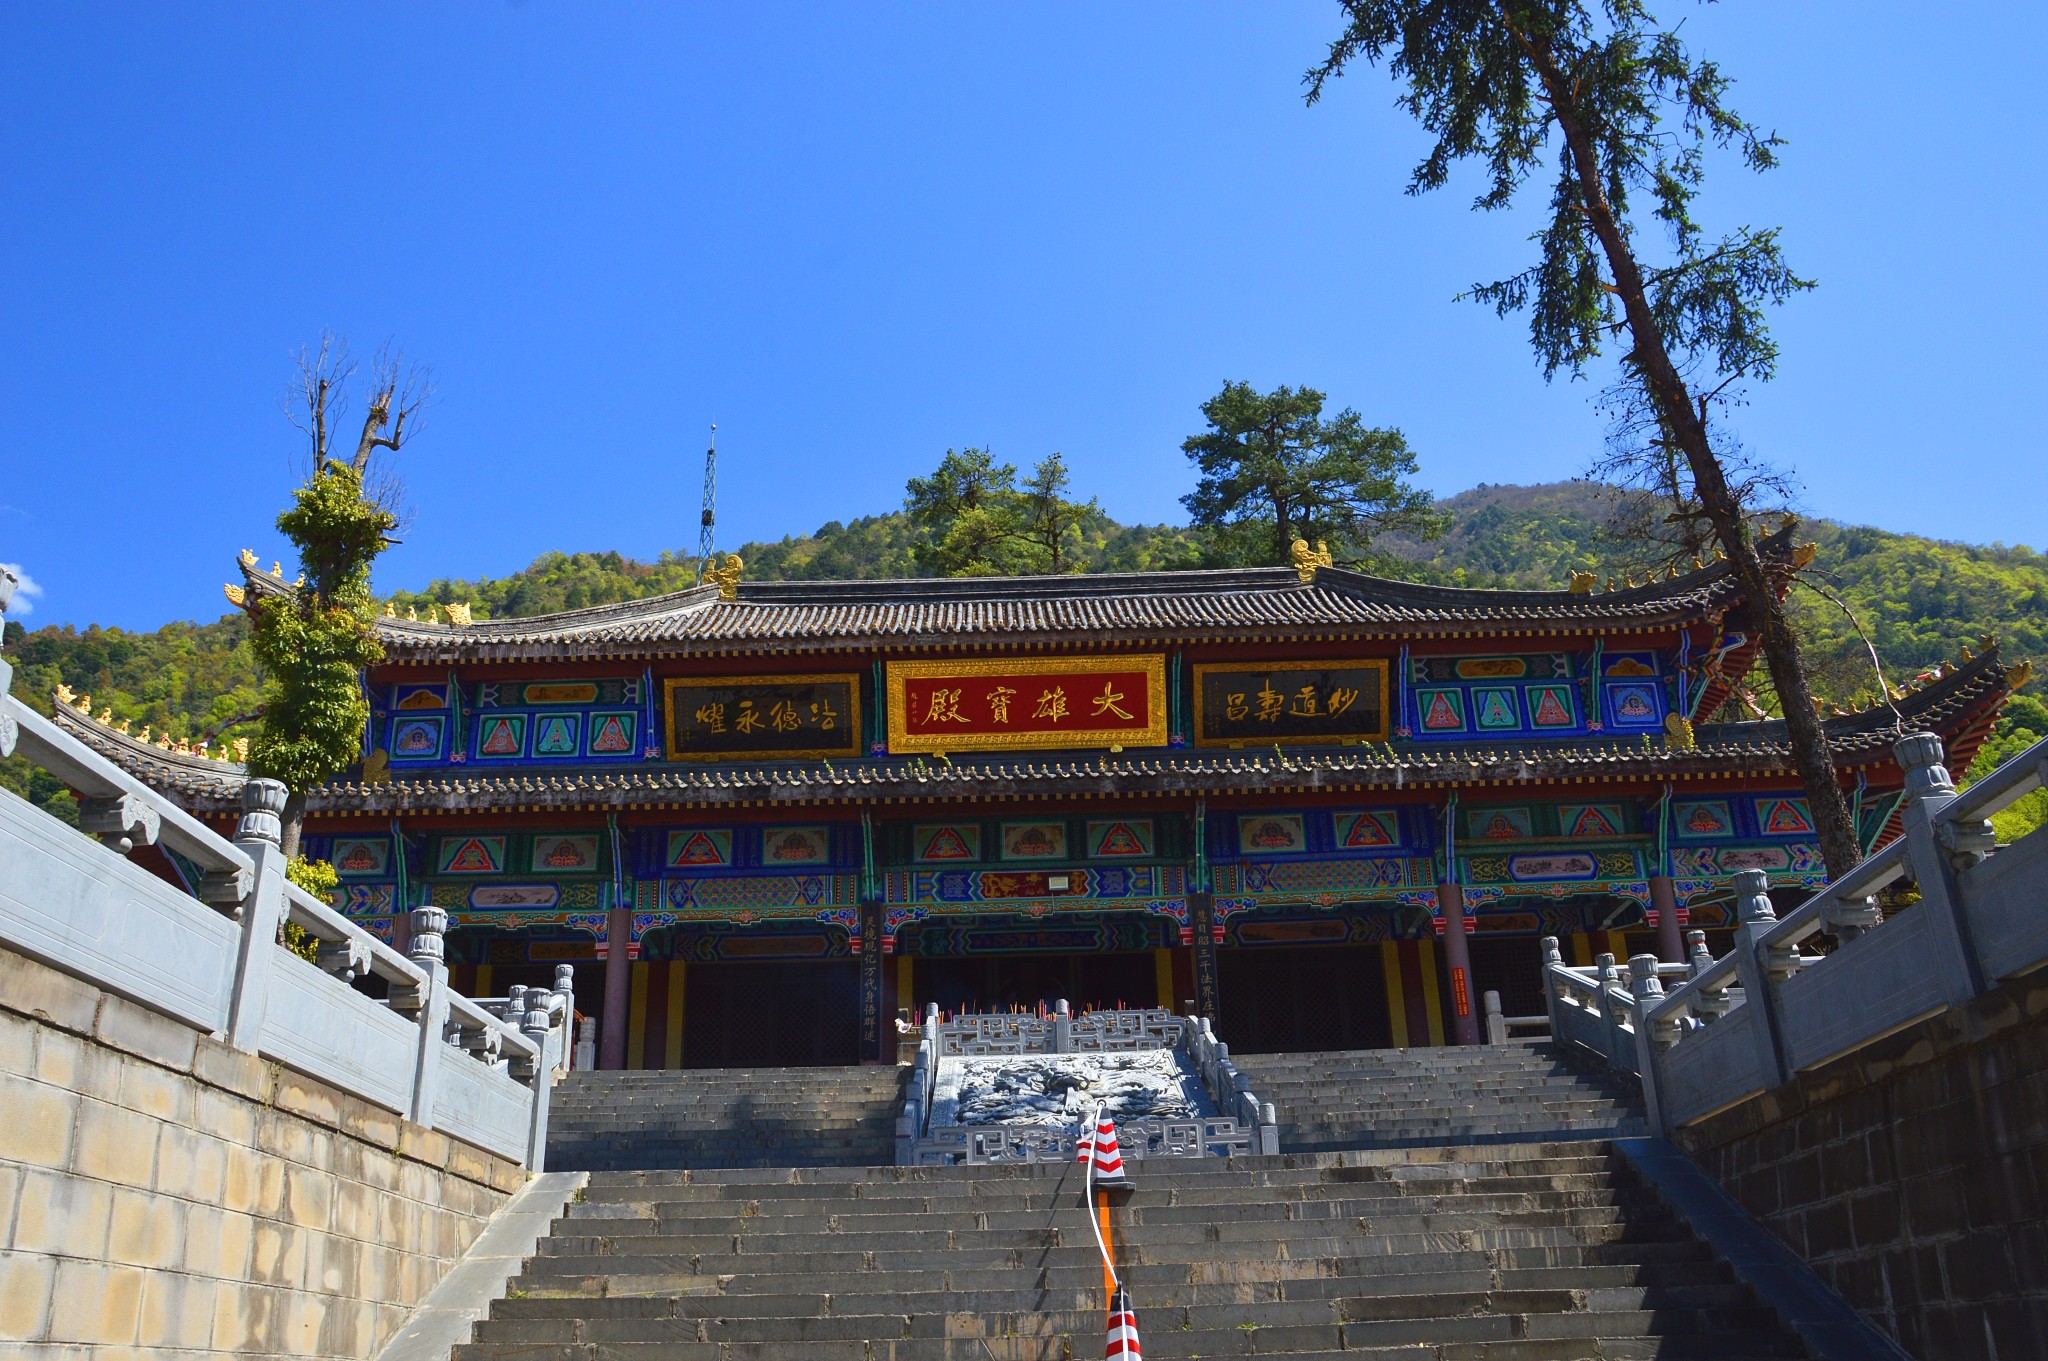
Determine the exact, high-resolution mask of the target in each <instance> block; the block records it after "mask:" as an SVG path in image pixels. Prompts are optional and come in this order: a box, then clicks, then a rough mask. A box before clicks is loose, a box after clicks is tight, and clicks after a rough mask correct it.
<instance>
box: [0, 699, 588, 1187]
mask: <svg viewBox="0 0 2048 1361" xmlns="http://www.w3.org/2000/svg"><path fill="white" fill-rule="evenodd" d="M10 679H11V669H10V668H9V667H8V666H7V664H6V663H5V662H0V755H12V754H16V753H19V754H21V755H23V756H26V757H27V758H28V759H29V760H31V761H33V762H35V763H36V764H37V765H40V766H42V767H43V768H44V769H46V770H48V771H49V772H50V773H52V774H53V775H55V776H57V777H58V778H59V779H61V780H63V781H64V782H65V783H66V784H67V785H69V786H70V787H71V788H72V789H74V790H76V791H77V792H78V794H79V810H80V817H79V822H80V828H79V829H78V830H73V829H72V828H70V827H67V826H65V825H64V824H62V823H61V822H59V821H57V820H56V819H55V818H52V817H50V816H48V815H47V814H45V813H43V812H42V811H41V810H39V809H36V808H34V807H32V806H30V805H29V804H28V803H26V802H24V801H23V800H22V799H20V798H18V797H16V796H14V795H13V794H8V793H4V792H0V945H4V946H6V947H8V948H11V949H14V950H18V951H20V952H21V953H23V954H25V955H28V956H30V957H31V958H34V959H36V960H39V961H41V962H43V963H44V964H47V965H49V966H51V967H53V968H56V969H58V970H61V971H63V972H65V973H69V974H71V975H73V976H75V977H78V978H81V979H84V980H86V981H88V982H90V983H92V984H94V985H95V986H97V987H100V988H103V989H106V990H107V991H109V992H112V993H115V994H118V995H120V996H123V997H126V998H129V999H131V1000H133V1001H135V1002H138V1003H140V1004H142V1005H143V1006H145V1007H147V1008H149V1009H151V1010H153V1011H155V1012H159V1013H161V1014H163V1015H166V1016H169V1017H172V1018H175V1019H176V1020H178V1021H181V1022H183V1023H184V1024H186V1025H187V1026H190V1027H192V1028H193V1029H194V1030H196V1031H198V1032H200V1033H202V1034H206V1035H210V1036H214V1037H217V1038H218V1039H220V1040H222V1041H223V1042H225V1043H226V1044H227V1045H228V1046H230V1047H231V1048H233V1049H235V1050H238V1051H241V1052H243V1053H247V1054H251V1055H256V1056H259V1057H261V1058H265V1059H270V1060H274V1061H276V1062H279V1063H282V1064H284V1065H286V1066H288V1067H290V1068H293V1069H296V1070H298V1071H300V1072H302V1073H305V1074H307V1075H308V1076H310V1077H314V1078H317V1079H319V1080H321V1081H322V1082H325V1083H327V1084H329V1085H330V1086H332V1087H334V1088H336V1089H338V1090H339V1091H342V1092H344V1093H347V1094H349V1095H351V1096H355V1097H360V1098H361V1099H363V1100H365V1101H368V1102H371V1103H373V1104H374V1105H377V1106H380V1107H382V1108H384V1109H386V1110H389V1111H392V1112H395V1113H396V1114H398V1115H402V1116H404V1117H405V1118H406V1119H408V1120H410V1121H411V1122H413V1123H414V1124H416V1125H418V1126H421V1127H423V1128H425V1129H431V1130H437V1131H440V1132H442V1133H444V1134H447V1135H450V1136H452V1137H454V1138H456V1139H460V1140H463V1141H465V1142H467V1143H470V1144H474V1145H476V1146H477V1147H479V1148H481V1149H485V1150H487V1151H489V1152H491V1153H494V1154H497V1155H500V1156H502V1157H506V1158H510V1159H513V1160H515V1161H522V1162H524V1164H525V1165H526V1166H527V1167H528V1168H529V1169H531V1170H535V1171H537V1170H539V1168H540V1165H541V1159H542V1155H543V1152H544V1149H545V1147H546V1130H547V1110H548V1089H549V1087H550V1085H551V1083H552V1074H553V1072H554V1070H555V1069H556V1068H558V1067H559V1066H561V1064H562V1063H564V1062H565V1061H566V1059H567V1055H568V1028H569V1025H570V1023H571V1018H572V1017H573V1015H574V1006H573V998H572V995H571V988H572V979H571V975H570V971H569V970H568V968H566V967H564V968H563V969H561V970H559V971H558V972H557V978H556V986H555V988H554V989H552V990H546V989H520V990H515V991H514V993H513V994H512V995H510V996H508V997H506V998H502V999H495V998H494V999H489V1000H488V1001H487V1002H479V1001H476V1000H472V999H470V998H466V997H462V996H460V995H459V994H457V993H456V992H455V991H454V989H453V988H452V987H451V986H450V985H449V981H448V970H447V966H446V963H445V961H444V959H443V950H442V933H443V932H444V931H445V930H446V929H447V921H448V918H447V913H445V912H443V911H442V910H441V909H439V908H435V907H422V908H418V909H416V910H414V911H413V913H412V928H413V935H412V944H411V948H410V950H409V952H408V953H405V954H401V953H399V952H398V951H397V950H394V949H393V948H392V947H391V946H390V945H388V944H386V943H385V942H384V941H382V940H379V939H378V938H377V937H375V936H373V935H371V934H370V933H369V932H367V931H365V930H364V929H363V928H362V927H360V926H358V925H356V924H355V923H354V922H351V921H349V920H348V919H347V918H345V917H343V916H342V915H341V914H339V913H337V912H336V911H334V910H333V909H332V908H331V907H329V906H328V905H327V904H325V903H323V902H320V901H319V900H318V899H316V898H314V897H313V896H312V895H311V894H309V893H307V892H305V891H304V890H302V889H300V888H299V887H298V886H297V885H295V884H292V883H290V882H289V881H288V880H287V879H286V878H285V874H284V866H285V857H284V853H283V850H282V847H281V846H280V844H279V835H280V815H281V813H282V811H283V808H284V802H285V797H286V791H285V788H284V786H283V785H281V784H279V783H277V782H276V781H274V780H260V779H258V780H250V781H249V782H248V784H247V786H246V787H245V789H244V793H243V813H242V818H241V822H240V825H239V826H238V827H237V829H236V832H235V835H234V837H233V838H232V839H229V838H225V837H222V836H220V835H218V834H217V833H215V832H214V831H213V830H212V829H210V828H208V827H207V826H205V825H204V824H203V823H201V822H199V821H198V820H197V819H195V818H193V817H191V816H190V815H189V814H187V813H185V812H184V811H183V810H182V809H180V808H178V807H177V806H176V805H174V804H172V803H170V802H169V801H168V800H166V799H165V798H163V797H162V796H161V795H159V794H158V793H156V792H155V791H154V790H152V789H150V788H148V787H147V786H146V785H144V784H142V783H141V782H140V781H139V780H137V779H135V778H134V777H133V776H131V775H129V774H127V773H126V772H124V771H122V770H121V769H119V768H118V767H116V766H115V765H113V764H112V763H111V762H110V761H108V760H106V759H105V758H104V757H102V756H100V755H99V754H98V753H96V752H94V751H92V750H90V749H89V748H87V747H86V746H84V745H83V744H82V743H80V742H78V741H77V740H76V739H74V738H72V737H71V736H69V735H68V734H66V733H64V732H63V731H61V730H60V729H58V728H57V727H56V726H55V725H54V724H52V723H51V722H50V721H49V720H48V719H45V718H43V717H42V716H41V715H39V714H37V713H36V712H35V711H33V710H31V709H29V708H28V707H27V706H26V705H23V704H22V703H20V702H19V701H18V700H16V699H14V698H13V697H12V696H10V695H7V694H5V693H4V691H5V688H6V686H7V684H8V682H9V681H10ZM146 845H155V846H159V847H161V848H163V849H164V850H165V851H167V852H173V853H175V854H176V856H177V857H179V858H180V859H182V860H183V861H184V862H185V863H186V864H187V865H189V866H192V867H193V868H194V869H196V871H197V873H198V882H197V884H196V888H195V891H194V892H193V893H185V892H180V891H179V890H178V889H177V888H176V887H174V886H173V885H172V884H171V883H169V882H167V881H166V880H165V879H163V878H160V877H158V876H157V875H155V874H152V873H150V872H149V871H148V870H146V869H144V868H143V867H142V866H140V865H138V864H136V863H134V862H133V861H132V860H130V859H129V858H128V852H129V851H131V850H134V849H135V848H137V847H139V846H146ZM286 922H291V923H293V924H295V925H297V926H298V927H299V928H300V929H301V930H302V931H304V932H305V933H306V934H307V935H308V936H310V937H312V938H313V939H314V940H315V941H317V942H318V946H317V951H316V953H317V963H314V962H309V961H308V960H306V959H303V958H301V957H300V956H299V955H298V954H296V953H294V952H293V951H291V950H289V949H286V948H285V947H284V946H283V945H282V944H281V943H280V933H281V931H282V929H283V926H284V924H285V923H286ZM370 976H374V977H376V978H379V979H381V980H383V986H384V990H385V991H386V993H387V1000H376V999H373V998H372V997H370V996H368V995H366V994H365V992H363V991H361V990H359V989H358V988H357V987H356V986H354V984H355V981H356V980H359V979H364V978H366V977H370Z"/></svg>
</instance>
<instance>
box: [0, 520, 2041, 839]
mask: <svg viewBox="0 0 2048 1361" xmlns="http://www.w3.org/2000/svg"><path fill="white" fill-rule="evenodd" d="M1439 505H1440V508H1441V509H1443V510H1444V511H1446V512H1447V513H1448V514H1449V515H1450V517H1451V528H1450V530H1449V532H1448V533H1447V534H1445V536H1444V537H1443V538H1441V539H1438V540H1435V541H1432V542H1428V543H1419V542H1415V541H1412V540H1403V539H1399V538H1388V539H1383V540H1381V541H1380V542H1379V543H1378V544H1376V545H1375V547H1376V548H1377V549H1378V550H1379V552H1380V554H1381V557H1380V559H1379V560H1378V561H1376V562H1375V563H1373V564H1372V566H1373V568H1374V570H1377V571H1382V572H1385V573H1387V574H1389V575H1398V576H1403V577H1408V578H1412V579H1417V580H1424V581H1433V582H1441V583H1446V584H1455V585H1466V586H1479V587H1521V588H1537V589H1552V588H1556V587H1558V586H1561V585H1563V584H1564V583H1565V581H1566V580H1567V579H1568V577H1569V574H1570V573H1571V572H1573V571H1575V570H1577V571H1593V572H1596V573H1599V574H1601V575H1603V576H1604V575H1608V574H1615V575H1619V574H1621V573H1624V572H1627V571H1630V570H1639V569H1640V568H1641V565H1642V564H1641V562H1640V560H1639V558H1638V556H1637V555H1638V554H1639V553H1640V549H1639V548H1636V547H1634V546H1633V545H1631V544H1629V543H1628V542H1627V541H1625V540H1622V539H1619V538H1617V537H1616V535H1615V534H1614V533H1613V532H1612V531H1611V530H1610V529H1609V528H1608V518H1609V513H1610V511H1611V508H1612V505H1613V493H1612V491H1611V489H1609V488H1605V487H1602V486H1599V485H1598V484H1594V483H1588V482H1556V483H1546V484H1543V485H1539V486H1526V487H1523V486H1481V487H1475V488H1473V489H1472V490H1470V491H1466V492H1461V493H1459V494H1458V495H1456V496H1453V497H1451V498H1449V499H1448V500H1445V501H1443V502H1440V503H1439ZM1802 532H1803V533H1805V534H1807V535H1809V536H1810V537H1812V538H1813V539H1814V540H1815V541H1816V542H1817V543H1818V544H1819V552H1818V554H1817V555H1816V557H1815V559H1814V561H1813V563H1812V565H1811V566H1810V567H1809V568H1808V570H1807V571H1806V573H1804V574H1803V575H1804V576H1805V577H1806V578H1807V580H1808V581H1809V582H1810V586H1808V587H1805V588H1802V589H1801V590H1800V591H1799V592H1798V593H1797V594H1796V595H1795V597H1794V603H1795V608H1796V610H1797V615H1798V619H1799V622H1800V626H1801V628H1802V629H1803V631H1804V633H1805V636H1806V639H1807V647H1808V654H1809V657H1810V658H1811V661H1812V664H1813V668H1814V671H1815V674H1816V677H1817V681H1818V688H1819V689H1820V690H1821V692H1822V694H1823V695H1824V696H1825V697H1826V698H1828V699H1829V700H1831V701H1833V702H1836V703H1840V704H1846V705H1861V704H1864V703H1868V702H1870V701H1871V700H1873V699H1874V698H1875V697H1876V695H1877V682H1876V676H1875V673H1874V671H1873V668H1872V663H1871V657H1870V651H1871V649H1872V648H1874V649H1875V651H1876V654H1877V657H1878V659H1879V660H1880V661H1881V663H1882V665H1883V667H1884V671H1885V676H1886V678H1887V680H1888V681H1889V682H1890V683H1891V684H1893V685H1897V684H1899V683H1900V682H1902V681H1905V680H1908V679H1910V678H1911V677H1913V676H1914V675H1916V674H1918V673H1920V672H1922V671H1924V670H1926V669H1927V668H1929V667H1933V666H1937V665H1939V664H1940V663H1941V662H1942V661H1943V660H1945V659H1952V658H1954V657H1955V656H1957V654H1958V650H1959V648H1960V647H1961V646H1963V645H1965V644H1969V645H1974V644H1975V643H1976V640H1977V639H1978V637H1979V636H1980V635H1983V634H1987V633H1991V634H1997V635H1999V636H2000V637H2001V638H2002V639H2003V640H2004V644H2005V649H2006V655H2007V656H2008V657H2010V658H2021V657H2032V658H2037V659H2042V660H2044V661H2048V556H2044V555H2042V554H2040V553H2037V552H2035V551H2033V550H2032V549H2029V548H2024V547H2011V548H2008V547H2006V546H2004V545H2002V544H1992V545H1990V546H1988V547H1987V546H1981V545H1973V544H1959V543H1948V542H1944V541H1940V540H1935V539H1928V538H1922V537H1920V536H1918V535H1913V534H1895V533H1891V532H1889V531H1886V530H1879V529H1871V528H1867V527H1861V526H1850V525H1838V524H1834V523H1832V522H1830V521H1825V520H1822V521H1811V522H1808V523H1807V525H1806V526H1805V528H1804V530H1803V531H1802ZM915 542H916V531H915V530H914V529H913V527H912V526H911V524H910V521H909V519H908V517H907V516H905V515H904V514H903V513H902V512H901V511H892V512H889V513H887V514H882V515H871V516H865V517H863V518H861V519H857V520H852V521H848V522H845V523H841V522H840V521H837V520H835V521H833V522H831V523H830V524H827V525H824V526H822V527H820V528H819V529H818V530H817V531H816V532H815V533H811V534H801V535H791V536H789V537H786V538H782V539H779V540H776V541H775V542H772V543H748V544H743V545H741V546H740V548H739V549H737V550H736V551H737V552H738V553H739V555H740V556H741V557H742V558H743V559H744V560H745V561H746V574H747V576H748V577H749V578H750V579H754V580H819V579H832V578H849V577H900V576H916V575H919V572H918V569H917V567H916V565H915V564H914V562H913V560H912V558H911V548H912V546H913V545H914V544H915ZM1205 552H1206V546H1205V545H1204V544H1203V543H1202V542H1201V540H1200V538H1199V537H1198V536H1197V535H1196V534H1194V533H1193V532H1192V531H1190V530H1188V529H1185V528H1180V527H1175V526H1171V525H1122V524H1118V523H1117V522H1115V521H1113V520H1111V519H1109V518H1107V517H1098V518H1096V519H1093V520H1091V521H1090V522H1089V523H1088V524H1087V525H1086V526H1085V527H1084V550H1083V559H1084V563H1085V567H1086V570H1088V571H1091V572H1108V571H1158V570H1177V569H1182V568H1188V567H1195V566H1199V565H1201V564H1202V562H1203V561H1204V557H1205ZM695 581H696V561H695V558H694V557H692V556H690V555H685V554H679V553H663V554H662V555H661V556H660V557H659V558H657V559H655V560H654V561H652V562H641V561H637V560H635V559H632V558H629V557H626V556H624V555H623V554H619V553H609V552H607V553H547V554H543V555H542V556H541V557H539V558H536V559H535V560H534V562H533V563H532V564H531V565H530V566H528V567H526V568H524V569H523V570H521V571H519V572H515V573H513V574H512V575H511V576H508V577H503V578H498V579H491V578H480V579H478V580H475V581H459V580H437V581H434V582H431V583H429V584H428V585H427V586H426V588H425V589H423V590H418V591H404V590H401V591H397V592H395V593H394V594H393V595H392V597H391V599H392V601H393V603H394V605H395V606H396V608H397V609H398V610H399V611H400V612H401V613H403V612H404V611H406V610H407V609H424V607H425V606H426V605H428V604H430V603H435V604H446V603H448V602H451V601H468V602H470V603H471V604H472V606H473V607H474V609H475V612H476V615H477V617H479V618H490V617H496V618H506V617H513V616H521V615H531V614H544V613H549V612H552V611H555V610H565V609H575V608H579V607H581V606H586V605H601V604H609V603H612V602H616V601H622V600H634V599H640V598H643V597H646V596H651V595H660V594H663V593H665V592H668V591H677V590H683V589H685V588H687V587H689V586H691V585H693V584H695ZM1822 589H1824V590H1825V592H1826V593H1827V594H1826V595H1823V594H1822ZM1829 597H1832V599H1830V598H1829ZM1837 602H1839V603H1837ZM1852 615H1853V619H1852ZM1859 623H1860V625H1861V629H1862V636H1859V633H1858V629H1857V625H1858V624H1859ZM1863 636H1867V637H1868V639H1869V646H1868V647H1866V646H1865V643H1864V641H1863ZM6 654H7V656H8V658H9V660H11V661H12V662H13V663H14V666H15V669H16V672H17V674H16V677H15V682H14V693H15V694H16V695H19V696H21V697H23V698H24V699H25V700H26V701H27V702H28V703H29V704H31V705H33V706H34V707H36V708H38V709H42V710H44V711H47V709H48V706H49V702H50V694H51V692H52V691H53V690H54V689H55V687H56V686H57V684H58V683H59V682H62V683H64V684H67V685H69V686H70V687H71V688H72V689H73V690H75V691H78V692H80V693H81V694H88V695H91V696H92V699H93V706H94V708H95V709H96V710H98V709H108V710H111V711H112V713H113V715H114V717H115V718H116V719H123V718H125V719H128V720H130V722H131V723H132V724H133V725H134V726H135V727H137V728H140V727H141V726H142V725H144V724H147V725H149V726H150V727H151V728H152V729H153V730H154V731H156V732H159V733H161V732H169V733H171V734H172V735H173V736H175V737H182V738H187V739H197V738H200V737H209V738H213V737H218V736H219V735H220V734H221V733H222V732H223V731H228V732H234V731H237V729H235V728H234V727H233V722H234V720H236V719H239V718H244V717H245V716H246V715H249V714H250V713H251V712H252V711H253V710H254V709H255V707H256V704H257V702H258V701H257V695H258V691H259V688H260V684H261V678H260V676H259V675H258V673H257V670H256V666H255V662H254V660H253V658H252V657H251V656H250V654H249V646H248V627H247V625H246V623H245V622H244V620H243V618H242V616H241V615H240V614H239V613H238V612H237V613H229V614H227V615H224V616H223V617H222V618H220V619H218V620H216V621H214V622H212V623H208V624H195V623H173V624H166V625H164V626H163V627H162V628H159V629H156V630H154V631H152V632H147V633H139V632H129V631H126V630H123V629H112V628H100V627H98V626H92V627H88V628H86V629H83V630H80V629H76V628H73V627H71V626H69V625H65V626H61V627H59V626H51V627H46V628H40V629H35V630H24V629H23V628H22V626H21V625H20V624H18V623H9V624H8V625H7V631H6ZM2044 671H2048V667H2044ZM2044 696H2048V675H2044V676H2040V677H2037V678H2036V679H2035V680H2034V681H2033V682H2032V684H2030V685H2029V686H2028V687H2027V691H2026V692H2025V693H2023V694H2021V695H2019V696H2016V697H2015V699H2014V701H2013V703H2012V704H2011V705H2010V707H2009V708H2008V710H2007V716H2006V718H2005V719H2004V721H2002V722H2001V723H2000V725H1999V730H1998V733H1997V735H1996V736H1995V737H1994V739H1993V741H1992V742H1991V743H1990V744H1989V745H1988V747H1987V749H1986V753H1985V757H1984V758H1980V762H1979V764H1980V768H1981V767H1982V766H1983V765H1984V762H1985V761H1986V760H1991V759H1996V758H1997V757H2000V756H2003V755H2007V754H2010V753H2011V752H2013V751H2017V750H2019V749H2020V748H2021V747H2023V746H2025V745H2026V744H2027V743H2028V742H2031V741H2034V740H2036V739H2037V738H2039V737H2041V736H2043V735H2048V705H2044V704H2043V703H2042V699H2043V698H2044ZM1760 699H1761V700H1762V701H1763V702H1765V703H1768V696H1767V695H1766V696H1761V697H1760ZM239 731H241V732H242V733H244V734H246V732H247V729H246V728H242V729H239ZM0 786H4V787H6V788H9V789H13V790H15V791H16V792H19V793H23V794H26V795H28V796H29V797H31V798H33V799H34V800H35V801H36V802H38V803H43V804H46V805H49V806H52V807H57V808H62V807H63V806H64V805H66V804H68V803H69V799H68V797H66V796H64V795H63V794H62V792H61V790H60V789H59V788H58V787H57V786H56V784H55V782H54V781H52V780H51V779H50V778H49V777H48V776H45V775H42V774H41V773H40V772H32V771H30V770H29V769H28V768H27V766H26V765H25V763H23V762H22V761H21V760H20V759H19V758H16V759H14V760H11V761H7V762H0ZM2033 797H2034V799H2035V800H2037V801H2039V802H2041V803H2042V804H2043V807H2042V808H2041V809H2039V810H2036V812H2035V813H2034V815H2033V817H2034V820H2036V821H2038V820H2039V819H2040V818H2041V817H2043V816H2048V794H2041V795H2035V796H2033Z"/></svg>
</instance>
